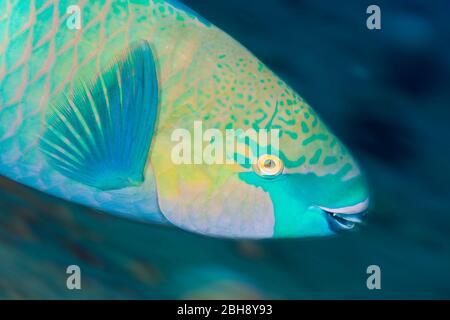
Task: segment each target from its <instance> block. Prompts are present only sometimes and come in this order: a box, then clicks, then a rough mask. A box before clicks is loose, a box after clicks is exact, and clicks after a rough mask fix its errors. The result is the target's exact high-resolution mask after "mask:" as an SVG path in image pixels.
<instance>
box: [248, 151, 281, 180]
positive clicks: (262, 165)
mask: <svg viewBox="0 0 450 320" xmlns="http://www.w3.org/2000/svg"><path fill="white" fill-rule="evenodd" d="M283 170H284V164H283V161H282V160H281V159H280V158H278V157H277V156H274V155H269V154H265V155H262V156H260V157H259V158H258V160H257V161H256V163H255V164H254V165H253V171H255V173H256V174H257V175H259V176H261V177H263V178H267V179H273V178H275V177H277V176H279V175H280V174H281V173H283Z"/></svg>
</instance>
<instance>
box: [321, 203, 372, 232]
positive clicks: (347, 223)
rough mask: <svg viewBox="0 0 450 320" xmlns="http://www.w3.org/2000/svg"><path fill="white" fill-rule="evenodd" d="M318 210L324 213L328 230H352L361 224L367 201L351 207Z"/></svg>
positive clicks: (367, 205)
mask: <svg viewBox="0 0 450 320" xmlns="http://www.w3.org/2000/svg"><path fill="white" fill-rule="evenodd" d="M319 208H320V209H321V210H322V211H323V212H324V214H325V216H326V219H327V222H328V224H329V226H330V228H331V229H332V230H333V231H335V232H341V231H346V230H352V229H354V228H355V226H356V225H359V224H363V223H364V220H365V216H366V215H367V212H368V208H369V199H366V200H364V201H363V202H360V203H358V204H356V205H353V206H348V207H341V208H328V207H321V206H319Z"/></svg>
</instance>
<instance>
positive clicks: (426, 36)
mask: <svg viewBox="0 0 450 320" xmlns="http://www.w3.org/2000/svg"><path fill="white" fill-rule="evenodd" d="M185 2H186V3H187V4H188V5H189V6H191V7H192V8H194V9H195V10H197V11H198V12H200V13H201V14H203V15H204V16H205V17H206V18H207V19H208V20H209V21H211V22H213V23H215V24H216V25H218V26H220V27H221V28H223V29H224V30H225V31H227V32H228V33H230V34H231V35H232V36H234V37H235V38H236V39H238V40H239V41H240V42H241V43H243V44H244V45H245V46H246V47H248V48H249V49H250V50H251V51H252V52H253V53H255V54H256V55H257V56H258V57H259V58H260V59H262V60H263V61H264V62H265V63H266V64H268V65H269V66H270V67H271V68H272V69H273V70H274V71H275V72H276V73H278V74H279V75H281V76H282V77H283V78H284V79H285V80H286V81H288V82H289V83H290V84H291V86H293V87H294V88H295V89H296V90H297V91H298V92H299V93H300V94H301V95H302V96H303V97H305V99H306V100H307V101H309V102H310V104H311V105H312V106H313V107H314V108H315V109H316V110H317V112H318V113H319V114H320V115H321V117H322V119H323V120H324V121H325V122H326V123H328V125H329V126H330V127H331V128H332V129H333V130H334V131H335V132H336V133H337V135H338V136H339V137H340V138H341V139H342V140H343V141H344V142H345V143H346V144H347V146H348V147H349V148H350V149H351V150H352V152H353V153H354V154H355V155H356V157H357V158H358V159H359V161H360V163H361V165H362V167H363V168H364V170H365V171H366V173H367V175H368V178H369V182H370V185H371V188H372V195H373V198H374V205H373V208H372V211H371V215H370V216H369V221H368V224H367V225H366V226H365V227H363V228H362V229H361V230H360V231H359V232H355V233H347V234H345V235H342V236H340V237H337V238H331V239H311V240H276V241H275V240H271V241H260V242H240V241H230V240H227V241H225V240H217V239H210V238H204V237H200V236H197V235H193V234H188V233H186V232H183V231H180V230H176V229H172V228H166V227H158V226H151V225H143V224H138V223H133V222H130V221H125V220H122V219H117V218H114V217H109V216H105V215H100V214H98V213H96V212H94V211H92V210H88V209H85V208H82V207H79V206H76V205H73V204H69V203H66V202H64V201H61V200H56V199H53V198H51V197H48V196H45V195H43V194H41V193H38V192H36V191H32V190H30V189H28V188H25V187H22V186H19V185H16V184H15V183H12V182H10V181H7V180H4V179H3V180H0V188H1V194H0V210H1V211H0V262H1V263H0V297H1V298H160V299H161V298H202V297H203V298H211V297H217V298H368V299H380V298H450V148H449V146H450V143H449V138H450V90H449V89H450V24H449V23H448V14H449V12H450V2H448V1H447V0H433V1H432V2H430V1H425V0H424V1H419V0H396V1H377V4H378V5H380V7H381V9H382V30H379V31H369V30H368V29H367V28H366V18H367V15H366V14H365V12H366V8H367V6H368V5H369V4H372V3H370V2H368V1H364V0H360V1H357V0H354V1H350V0H347V1H345V2H337V1H324V0H320V1H317V0H298V1H295V0H264V1H257V0H246V1H242V0H208V1H205V0H186V1H185ZM70 264H77V265H80V266H81V269H82V290H81V291H77V292H74V291H69V290H67V289H66V274H65V269H66V267H67V266H68V265H70ZM372 264H376V265H379V266H380V268H381V286H382V289H381V290H378V291H377V290H375V291H370V290H368V289H367V287H366V279H367V274H366V268H367V266H369V265H372Z"/></svg>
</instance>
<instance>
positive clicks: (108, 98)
mask: <svg viewBox="0 0 450 320" xmlns="http://www.w3.org/2000/svg"><path fill="white" fill-rule="evenodd" d="M157 108H158V78H157V73H156V67H155V59H154V56H153V53H152V50H151V48H150V45H149V44H148V42H146V41H141V42H139V43H137V44H136V45H134V46H132V47H131V48H130V49H128V50H127V51H126V52H125V53H124V54H123V55H122V56H120V57H119V58H118V59H117V60H115V61H114V62H113V63H112V64H111V65H110V67H109V68H107V69H106V70H104V71H103V72H102V73H101V74H99V75H98V76H97V77H96V78H95V79H94V81H91V82H89V81H80V82H79V83H78V85H76V86H75V89H74V93H73V94H72V95H66V96H65V97H64V99H62V103H60V104H58V105H55V106H53V107H52V108H51V110H50V113H49V115H48V117H47V128H46V132H45V134H44V135H43V137H42V139H41V149H42V151H43V152H44V153H45V155H46V156H47V160H48V162H49V164H50V165H51V166H53V167H54V168H55V169H56V170H58V171H59V172H60V173H61V174H63V175H65V176H66V177H68V178H70V179H73V180H75V181H77V182H80V183H82V184H85V185H88V186H91V187H95V188H98V189H100V190H113V189H121V188H125V187H129V186H135V185H139V184H141V183H142V182H143V180H144V169H145V165H146V162H147V158H148V153H149V150H150V145H151V141H152V136H153V131H154V128H155V122H156V117H157Z"/></svg>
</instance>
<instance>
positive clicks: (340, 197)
mask: <svg viewBox="0 0 450 320" xmlns="http://www.w3.org/2000/svg"><path fill="white" fill-rule="evenodd" d="M215 39H218V40H217V42H211V43H210V46H211V47H210V48H204V51H205V52H208V56H203V57H202V58H198V60H201V62H202V65H205V67H204V68H202V69H201V72H204V73H203V74H202V75H201V76H199V75H195V74H194V75H192V74H191V76H192V77H196V78H202V79H211V81H203V82H202V86H201V87H200V88H199V89H198V91H196V92H197V93H196V95H195V96H194V98H192V100H190V101H186V102H184V103H180V104H179V105H173V104H172V105H171V107H172V108H173V112H170V114H169V113H167V114H168V115H164V116H163V117H164V120H163V122H164V123H163V124H162V125H161V126H160V129H159V139H156V141H155V147H154V152H153V156H152V163H153V165H154V167H155V175H156V182H157V189H158V200H159V206H160V208H161V212H162V213H163V214H164V215H165V217H166V218H167V219H168V220H169V221H170V222H172V223H173V224H175V225H177V226H179V227H182V228H184V229H188V230H190V231H195V232H199V233H202V234H206V235H209V236H219V237H232V238H286V237H289V238H293V237H294V238H295V237H313V236H327V235H333V234H335V233H336V232H337V231H341V230H349V229H353V227H354V226H355V225H356V224H357V223H359V222H361V220H362V216H363V215H364V214H365V212H366V211H367V208H368V203H369V200H368V199H369V196H368V189H367V184H366V180H365V178H364V175H363V174H362V172H361V170H360V169H359V166H358V165H357V163H356V161H355V160H354V158H353V157H352V155H351V154H350V153H349V151H348V150H347V148H346V147H345V146H344V145H343V143H342V142H341V141H340V140H339V139H338V138H337V137H336V136H335V135H334V134H333V133H332V132H331V130H330V129H329V128H328V127H327V126H326V125H325V124H324V123H323V122H322V121H321V119H320V118H319V116H318V114H317V113H316V112H315V111H314V110H313V109H312V108H311V107H310V106H309V104H308V103H306V102H305V101H304V100H303V99H302V98H301V97H300V96H299V95H298V94H297V93H296V92H295V91H294V90H293V89H292V88H291V87H290V86H289V85H287V84H286V83H285V82H284V81H283V80H281V79H280V78H279V77H278V76H276V75H275V74H274V73H273V72H271V71H270V70H269V69H268V68H267V67H266V66H265V65H264V64H263V63H262V62H260V61H259V60H258V59H257V58H255V57H254V56H253V55H252V54H251V53H249V52H248V51H247V50H245V49H242V48H241V47H240V46H239V45H238V44H235V43H234V42H230V41H229V39H228V38H221V37H220V35H218V36H217V37H215ZM227 41H228V42H227ZM224 43H225V44H226V46H225V45H223V44H224ZM217 48H219V49H217ZM193 60H194V61H196V59H195V57H194V58H193ZM169 95H170V94H168V96H169ZM189 106H190V107H189ZM192 106H195V108H192ZM194 123H197V125H194ZM199 127H200V129H199ZM179 128H184V129H183V130H187V131H188V136H189V138H191V139H194V140H195V137H196V136H197V137H198V136H200V137H201V138H200V139H201V142H200V145H201V146H203V147H202V148H195V145H196V143H195V142H194V143H192V144H191V146H187V147H185V148H184V149H185V151H186V150H188V151H187V152H181V153H183V154H184V155H186V154H189V155H192V158H190V159H187V160H188V161H184V162H183V161H175V162H177V163H176V164H174V161H173V158H172V160H171V158H170V157H169V156H168V154H169V153H170V152H171V151H170V150H172V151H173V148H174V144H177V145H178V147H179V144H180V143H181V144H184V141H181V140H184V139H178V138H179V136H178V137H177V138H175V139H172V140H169V139H168V138H167V137H169V136H171V134H173V132H175V131H176V130H178V129H179ZM196 130H199V131H198V132H196ZM164 136H166V138H164ZM172 137H173V135H172ZM229 137H231V140H232V141H230V140H229V139H227V138H229ZM164 139H166V141H165V142H164ZM174 141H176V142H174ZM230 142H231V143H230ZM186 145H189V144H186ZM197 145H198V144H197ZM229 145H232V148H231V151H230V150H228V149H227V147H228V146H229ZM178 147H176V148H177V149H178V151H179V148H178ZM211 150H213V152H211ZM178 151H177V152H178ZM205 154H207V155H208V154H209V155H212V158H214V159H213V160H212V161H205V159H204V158H205ZM218 154H220V156H219V157H218V158H217V159H216V160H215V157H216V156H217V155H218ZM172 155H173V153H172ZM196 156H198V157H197V158H198V159H197V160H198V161H195V159H193V158H195V157H196ZM230 159H231V161H229V160H230ZM189 160H190V161H189Z"/></svg>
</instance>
